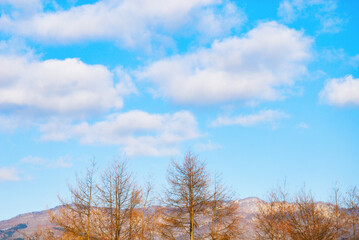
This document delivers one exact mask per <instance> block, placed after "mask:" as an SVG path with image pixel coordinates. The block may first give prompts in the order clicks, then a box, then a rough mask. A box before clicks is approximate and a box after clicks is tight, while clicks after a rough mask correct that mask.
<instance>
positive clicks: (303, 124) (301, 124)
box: [295, 122, 309, 129]
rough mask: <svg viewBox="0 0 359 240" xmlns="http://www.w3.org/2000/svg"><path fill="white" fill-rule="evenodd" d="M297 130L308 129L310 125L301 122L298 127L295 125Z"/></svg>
mask: <svg viewBox="0 0 359 240" xmlns="http://www.w3.org/2000/svg"><path fill="white" fill-rule="evenodd" d="M295 127H296V128H301V129H308V128H309V125H308V124H307V123H304V122H301V123H298V124H297V125H295Z"/></svg>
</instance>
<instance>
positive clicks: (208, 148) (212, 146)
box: [194, 140, 222, 152]
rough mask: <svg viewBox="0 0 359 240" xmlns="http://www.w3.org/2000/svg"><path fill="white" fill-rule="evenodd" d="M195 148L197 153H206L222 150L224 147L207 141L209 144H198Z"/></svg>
mask: <svg viewBox="0 0 359 240" xmlns="http://www.w3.org/2000/svg"><path fill="white" fill-rule="evenodd" d="M194 148H195V149H196V151H199V152H206V151H214V150H216V149H219V148H222V145H220V144H218V143H213V142H211V141H209V140H207V142H199V143H196V145H195V146H194Z"/></svg>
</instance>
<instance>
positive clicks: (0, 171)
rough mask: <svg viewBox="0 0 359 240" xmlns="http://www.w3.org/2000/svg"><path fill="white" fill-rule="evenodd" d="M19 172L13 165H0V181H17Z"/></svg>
mask: <svg viewBox="0 0 359 240" xmlns="http://www.w3.org/2000/svg"><path fill="white" fill-rule="evenodd" d="M19 180H20V177H19V173H18V171H17V169H16V168H14V167H0V182H8V181H19Z"/></svg>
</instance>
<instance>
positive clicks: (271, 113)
mask: <svg viewBox="0 0 359 240" xmlns="http://www.w3.org/2000/svg"><path fill="white" fill-rule="evenodd" d="M288 117H289V115H288V114H286V113H284V112H281V111H278V110H263V111H260V112H259V113H256V114H251V115H246V116H236V117H219V118H217V119H216V120H214V121H213V122H212V123H211V124H210V126H212V127H219V126H229V125H240V126H243V127H247V126H253V125H257V124H260V123H270V124H272V125H273V126H275V123H276V121H278V120H280V119H283V118H288Z"/></svg>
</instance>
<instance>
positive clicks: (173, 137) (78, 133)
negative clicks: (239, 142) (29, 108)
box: [40, 110, 200, 156]
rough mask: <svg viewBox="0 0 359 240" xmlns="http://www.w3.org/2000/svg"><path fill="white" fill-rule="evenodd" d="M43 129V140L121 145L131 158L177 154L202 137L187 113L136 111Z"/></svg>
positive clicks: (46, 126)
mask: <svg viewBox="0 0 359 240" xmlns="http://www.w3.org/2000/svg"><path fill="white" fill-rule="evenodd" d="M40 130H41V131H42V133H43V136H42V138H43V140H53V141H60V140H66V139H68V138H76V139H79V140H80V142H82V143H83V144H110V145H119V146H122V147H123V150H124V152H126V154H129V155H154V156H158V155H173V154H177V153H178V144H180V143H181V142H183V141H185V140H190V139H195V138H198V137H199V136H200V134H199V132H198V128H197V121H196V119H195V117H194V116H193V115H192V114H191V113H190V112H187V111H181V112H176V113H174V114H150V113H147V112H143V111H137V110H134V111H130V112H126V113H116V114H112V115H109V116H107V118H106V119H105V120H103V121H99V122H96V123H93V124H89V123H87V122H82V123H79V124H75V125H70V124H64V123H62V124H61V123H55V122H52V123H50V124H47V125H44V126H42V127H41V129H40Z"/></svg>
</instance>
